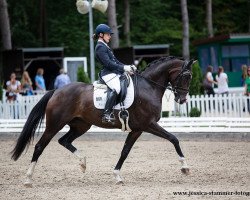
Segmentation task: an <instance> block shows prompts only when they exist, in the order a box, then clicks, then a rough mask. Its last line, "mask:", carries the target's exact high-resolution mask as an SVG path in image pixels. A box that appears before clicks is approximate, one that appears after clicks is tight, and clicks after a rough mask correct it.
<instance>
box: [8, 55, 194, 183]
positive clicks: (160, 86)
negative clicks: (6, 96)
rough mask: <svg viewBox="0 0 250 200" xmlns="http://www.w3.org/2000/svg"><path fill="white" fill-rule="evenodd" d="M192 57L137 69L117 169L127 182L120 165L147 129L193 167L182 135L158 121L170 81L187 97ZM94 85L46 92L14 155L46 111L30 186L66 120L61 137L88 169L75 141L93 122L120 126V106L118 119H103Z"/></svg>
mask: <svg viewBox="0 0 250 200" xmlns="http://www.w3.org/2000/svg"><path fill="white" fill-rule="evenodd" d="M193 62H194V61H193V60H191V61H189V62H187V61H184V60H182V59H179V58H176V57H166V58H161V59H158V60H156V61H154V62H152V63H151V64H150V65H149V66H148V67H147V68H146V69H145V70H144V71H143V72H141V73H135V74H134V75H132V78H133V82H134V89H135V101H134V103H133V104H132V106H131V107H130V108H129V109H128V111H129V116H130V118H129V126H130V128H131V129H132V131H131V132H130V133H129V134H128V136H127V139H126V141H125V144H124V147H123V149H122V152H121V156H120V159H119V161H118V163H117V165H116V167H115V169H114V176H115V178H116V180H117V183H122V178H121V176H120V169H121V167H122V165H123V162H124V161H125V159H126V158H127V156H128V154H129V152H130V150H131V148H132V146H133V145H134V143H135V141H136V140H137V139H138V138H139V137H140V135H141V134H142V132H143V131H145V132H148V133H151V134H154V135H156V136H159V137H161V138H165V139H167V140H169V141H170V142H171V143H172V144H173V145H174V147H175V149H176V152H177V154H178V155H179V158H180V162H181V165H182V168H181V170H182V172H183V173H186V174H188V173H189V168H188V166H187V164H186V161H185V158H184V155H183V153H182V151H181V148H180V145H179V141H178V139H177V138H176V137H175V136H174V135H172V134H171V133H169V132H167V131H166V130H164V129H163V128H162V127H161V126H159V125H158V124H157V122H158V121H159V120H160V117H161V107H162V97H163V94H164V92H165V90H166V88H167V87H168V85H169V84H171V86H172V91H173V92H174V95H175V100H176V101H177V102H179V103H180V104H182V103H184V102H185V101H186V95H187V93H188V91H189V84H190V81H191V78H192V75H191V67H192V64H193ZM93 90H94V88H93V85H92V84H85V83H72V84H70V85H67V86H65V87H64V88H62V89H58V90H52V91H49V92H47V93H46V94H45V95H44V96H43V97H42V99H41V100H40V101H39V102H38V103H37V104H36V105H35V106H34V108H33V109H32V111H31V113H30V115H29V117H28V119H27V121H26V123H25V125H24V128H23V130H22V132H21V134H20V136H19V138H18V140H17V143H16V146H15V148H14V149H13V151H12V159H14V160H17V159H18V158H19V157H20V155H21V154H22V152H23V151H24V149H25V148H26V147H27V146H28V145H29V143H30V141H31V140H32V139H33V138H34V134H35V132H36V129H37V127H38V126H39V123H41V121H42V120H43V118H44V116H45V115H46V128H45V131H44V133H43V135H42V136H41V138H40V140H39V141H38V142H37V144H36V145H35V149H34V153H33V157H32V160H31V165H30V167H29V169H28V172H27V174H26V175H27V180H26V182H25V185H26V186H32V175H33V172H34V168H35V165H36V163H37V160H38V158H39V156H40V155H41V154H42V152H43V150H44V148H45V147H46V146H47V145H48V144H49V142H50V141H51V139H52V138H53V137H54V136H55V135H56V134H57V133H58V132H59V131H60V130H61V129H62V128H63V127H64V126H65V125H67V124H68V125H69V127H70V130H69V131H68V132H67V133H66V134H65V135H64V136H63V137H61V138H60V139H59V143H60V144H61V145H62V146H64V147H65V148H67V149H68V150H69V151H71V152H72V153H73V154H74V155H75V156H76V157H77V158H78V159H79V162H80V166H81V168H82V170H83V171H85V168H86V162H85V161H84V158H83V157H82V156H81V155H80V154H79V152H78V151H77V149H76V148H75V147H74V146H73V145H72V142H73V141H74V140H75V139H76V138H78V137H80V136H81V135H83V134H84V133H86V132H87V131H88V130H89V129H90V127H91V126H92V125H95V126H98V127H102V128H121V123H120V121H119V119H118V117H117V113H118V111H115V116H116V121H115V123H114V124H104V123H102V113H103V110H98V109H96V108H95V106H94V103H93Z"/></svg>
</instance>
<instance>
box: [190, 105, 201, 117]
mask: <svg viewBox="0 0 250 200" xmlns="http://www.w3.org/2000/svg"><path fill="white" fill-rule="evenodd" d="M189 116H190V117H200V116H201V111H200V110H199V109H198V108H196V107H194V108H191V110H190V113H189Z"/></svg>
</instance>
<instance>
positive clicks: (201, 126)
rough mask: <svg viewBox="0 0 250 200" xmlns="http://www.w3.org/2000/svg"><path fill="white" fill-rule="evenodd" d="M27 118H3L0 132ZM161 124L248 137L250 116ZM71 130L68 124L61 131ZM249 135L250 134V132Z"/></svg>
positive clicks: (100, 130)
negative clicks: (239, 134)
mask: <svg viewBox="0 0 250 200" xmlns="http://www.w3.org/2000/svg"><path fill="white" fill-rule="evenodd" d="M25 122H26V119H1V120H0V134H2V133H7V134H13V133H15V134H19V133H21V131H22V129H23V126H24V124H25ZM159 125H160V126H162V127H163V128H164V129H165V130H167V131H169V132H173V133H196V134H197V135H198V134H200V133H209V132H211V133H227V134H230V133H243V135H241V136H242V137H247V134H248V133H250V118H227V117H213V118H210V117H189V118H187V117H171V118H161V119H160V121H159ZM44 128H45V122H43V123H42V126H41V129H40V130H39V131H40V132H43V131H44ZM68 131H69V126H68V125H66V126H65V127H64V128H63V129H62V130H61V131H60V132H61V133H65V132H68ZM88 132H95V133H116V132H122V131H121V130H120V129H103V128H99V127H96V126H92V127H91V128H90V130H89V131H88ZM248 136H249V134H248Z"/></svg>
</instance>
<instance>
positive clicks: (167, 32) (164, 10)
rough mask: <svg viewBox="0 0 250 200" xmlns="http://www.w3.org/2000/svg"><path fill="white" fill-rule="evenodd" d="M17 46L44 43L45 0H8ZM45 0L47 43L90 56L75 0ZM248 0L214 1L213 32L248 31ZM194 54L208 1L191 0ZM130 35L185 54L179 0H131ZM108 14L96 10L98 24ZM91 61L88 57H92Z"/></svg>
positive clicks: (120, 13) (84, 19) (120, 11)
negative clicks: (42, 15)
mask: <svg viewBox="0 0 250 200" xmlns="http://www.w3.org/2000/svg"><path fill="white" fill-rule="evenodd" d="M7 2H8V10H9V17H10V25H11V33H12V43H13V48H15V47H41V46H43V44H42V41H41V34H42V33H41V23H40V19H41V9H40V3H41V1H30V0H22V1H17V0H8V1H7ZM43 2H45V9H46V10H45V11H46V16H45V24H46V25H47V26H46V27H45V28H46V30H47V38H48V46H50V47H52V46H62V47H64V48H65V56H88V55H89V23H88V20H89V17H88V14H86V15H81V14H79V13H78V12H77V9H76V5H75V2H76V1H72V0H64V1H60V3H58V1H43ZM249 6H250V3H249V0H234V1H224V0H213V27H214V32H215V35H219V34H225V33H230V32H231V33H236V32H237V33H247V32H248V29H249V27H248V26H249V25H248V23H246V22H248V21H249V20H248V18H249ZM116 9H117V22H118V26H119V37H120V44H121V46H125V45H126V43H125V35H124V1H116ZM188 14H189V30H190V52H191V57H197V56H196V50H195V47H194V45H192V41H193V40H195V39H198V38H204V37H206V36H207V29H206V23H205V20H206V1H197V0H189V1H188ZM130 18H131V19H130V22H131V24H130V28H131V31H130V35H131V41H132V44H133V45H134V44H166V43H169V44H171V46H170V53H171V54H172V55H175V56H181V55H182V16H181V6H180V1H176V0H169V1H165V0H156V1H152V0H134V1H132V0H130ZM107 21H108V17H107V14H103V13H101V12H99V11H97V10H95V9H93V23H94V27H95V26H96V25H97V24H99V23H107ZM88 60H89V59H88Z"/></svg>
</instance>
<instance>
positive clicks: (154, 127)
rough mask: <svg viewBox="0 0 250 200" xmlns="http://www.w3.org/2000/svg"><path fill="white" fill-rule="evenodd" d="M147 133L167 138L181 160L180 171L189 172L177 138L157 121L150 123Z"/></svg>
mask: <svg viewBox="0 0 250 200" xmlns="http://www.w3.org/2000/svg"><path fill="white" fill-rule="evenodd" d="M146 131H147V132H149V133H152V134H154V135H156V136H159V137H161V138H164V139H167V140H169V141H170V142H171V143H172V144H173V145H174V147H175V150H176V152H177V154H178V155H179V157H180V158H179V161H180V162H181V172H182V173H183V174H189V167H188V165H187V163H186V160H185V157H184V155H183V153H182V151H181V147H180V144H179V140H178V139H177V138H176V137H175V136H174V135H173V134H171V133H169V132H167V131H166V130H165V129H163V128H162V127H161V126H159V125H158V124H157V122H155V123H152V124H150V126H149V127H148V129H147V130H146Z"/></svg>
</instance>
